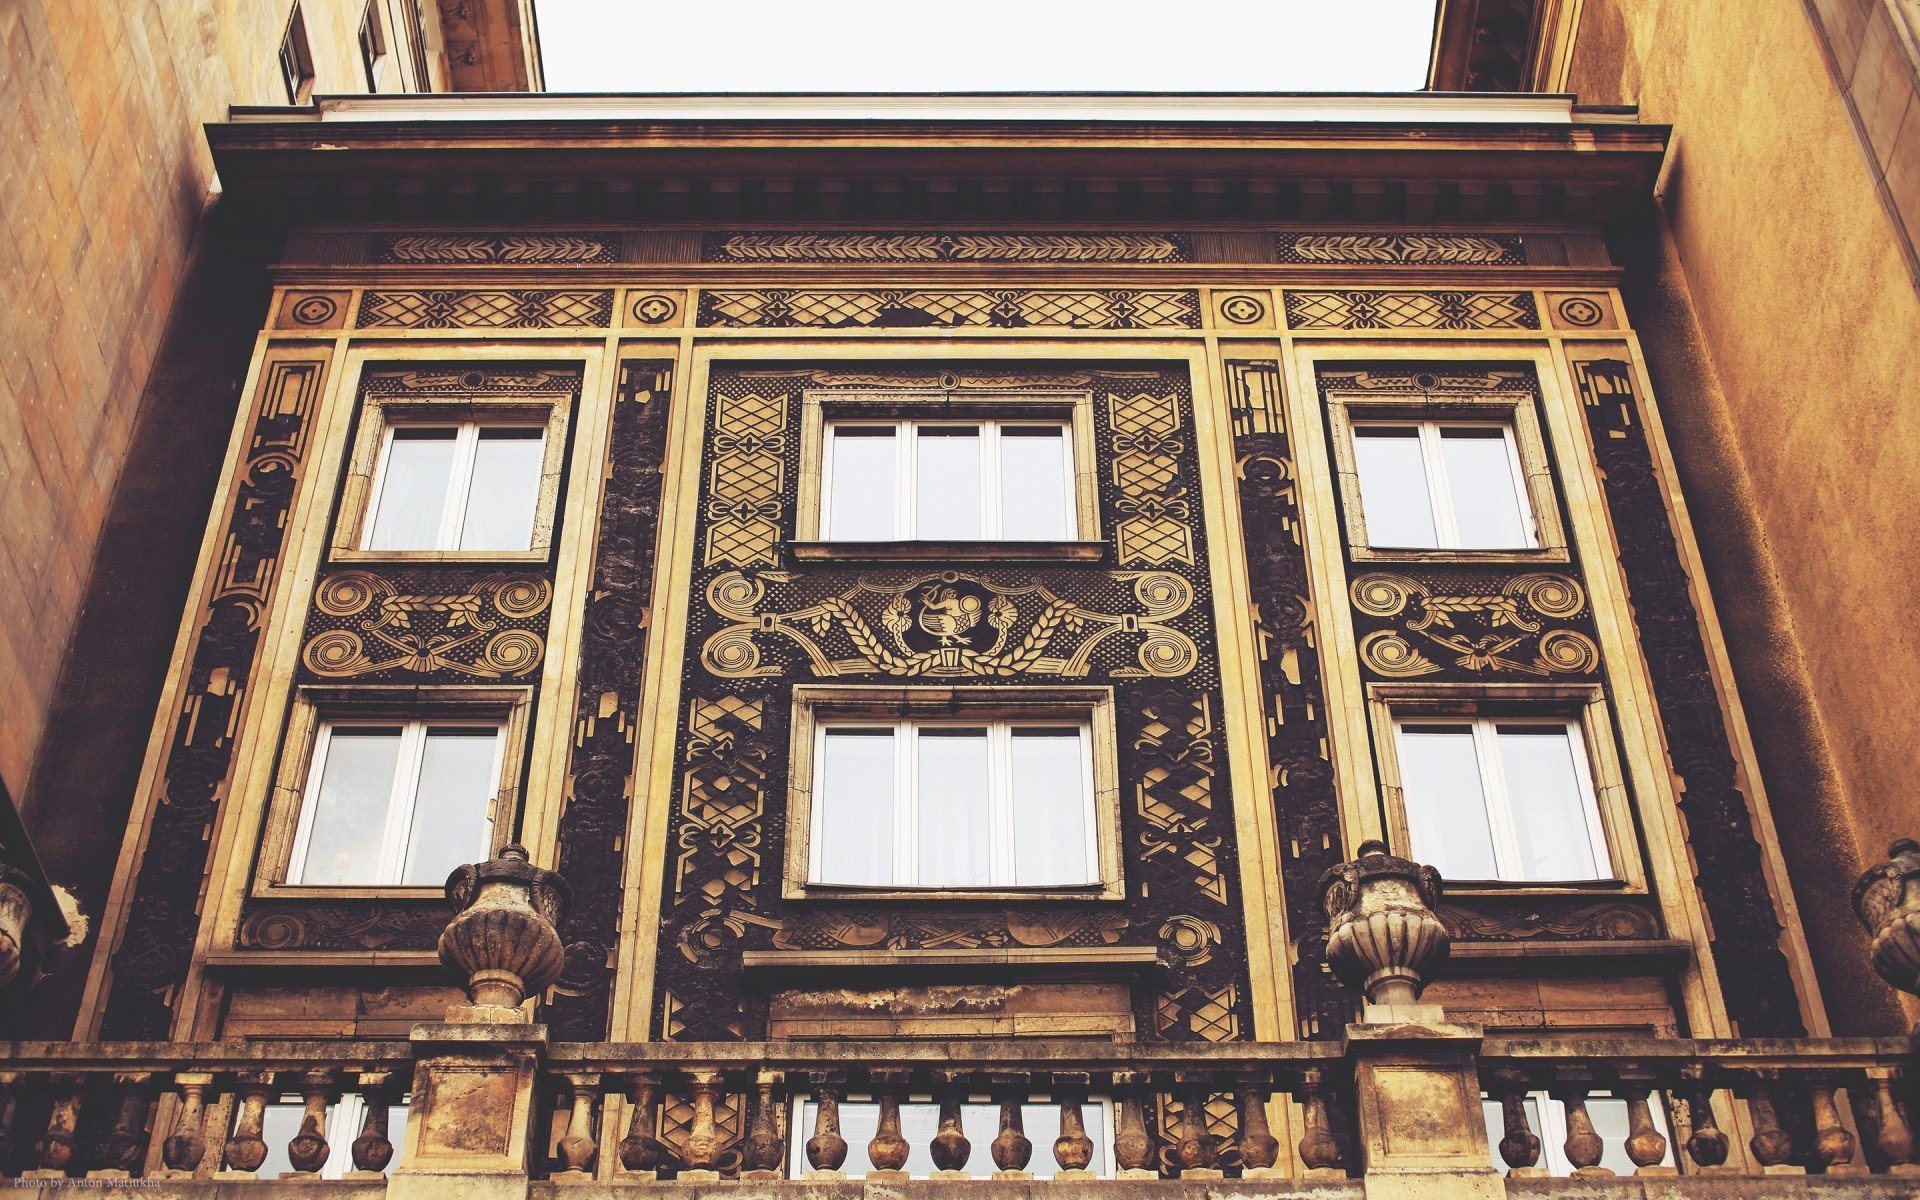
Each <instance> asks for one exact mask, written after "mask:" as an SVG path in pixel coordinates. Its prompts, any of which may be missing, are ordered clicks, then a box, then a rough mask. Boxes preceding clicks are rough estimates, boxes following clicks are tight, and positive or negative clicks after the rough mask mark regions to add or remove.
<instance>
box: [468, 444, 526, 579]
mask: <svg viewBox="0 0 1920 1200" xmlns="http://www.w3.org/2000/svg"><path fill="white" fill-rule="evenodd" d="M545 452H546V437H545V431H544V430H541V429H534V428H521V429H514V428H505V429H485V428H482V429H481V430H479V436H478V437H477V438H476V439H475V444H474V454H473V479H472V481H471V482H470V483H469V484H468V485H467V511H466V519H465V520H464V521H463V522H462V523H461V526H460V549H462V550H526V549H529V548H530V547H531V546H532V545H533V514H534V509H535V508H536V507H537V506H538V504H539V501H540V467H541V461H542V459H543V458H544V457H545Z"/></svg>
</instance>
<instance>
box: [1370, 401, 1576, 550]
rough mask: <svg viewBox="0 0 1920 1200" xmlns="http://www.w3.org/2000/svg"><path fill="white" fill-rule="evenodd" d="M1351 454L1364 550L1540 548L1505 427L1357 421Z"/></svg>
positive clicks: (1509, 431)
mask: <svg viewBox="0 0 1920 1200" xmlns="http://www.w3.org/2000/svg"><path fill="white" fill-rule="evenodd" d="M1353 456H1354V462H1355V466H1356V468H1357V469H1358V472H1359V476H1360V507H1361V509H1362V511H1363V512H1364V514H1365V516H1366V528H1367V544H1368V545H1369V546H1371V547H1373V548H1375V549H1401V550H1406V549H1431V550H1525V549H1531V548H1533V547H1535V546H1537V545H1538V544H1539V542H1538V540H1537V534H1536V531H1535V527H1534V520H1533V512H1532V509H1531V506H1530V505H1529V503H1528V500H1527V488H1526V482H1525V476H1524V475H1523V473H1522V471H1521V466H1520V456H1519V454H1518V452H1517V450H1516V449H1515V445H1514V436H1513V429H1512V427H1511V426H1510V425H1507V424H1505V423H1497V422H1455V421H1416V422H1366V423H1356V424H1355V425H1354V427H1353Z"/></svg>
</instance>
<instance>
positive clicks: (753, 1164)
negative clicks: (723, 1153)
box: [740, 1071, 787, 1181]
mask: <svg viewBox="0 0 1920 1200" xmlns="http://www.w3.org/2000/svg"><path fill="white" fill-rule="evenodd" d="M785 1083H786V1077H785V1076H784V1075H782V1074H780V1073H779V1072H778V1071H761V1072H760V1073H759V1074H757V1075H755V1076H754V1079H753V1090H754V1104H753V1120H752V1122H751V1124H749V1125H748V1126H747V1140H746V1144H745V1145H744V1146H743V1147H742V1148H741V1154H740V1178H742V1179H757V1180H763V1181H764V1180H772V1179H784V1178H786V1172H785V1171H784V1170H782V1165H783V1164H784V1162H785V1160H786V1157H787V1154H786V1151H787V1147H786V1143H785V1142H783V1141H781V1140H780V1129H779V1126H780V1124H781V1122H780V1121H778V1119H777V1114H778V1111H779V1108H778V1106H779V1105H780V1104H781V1103H782V1100H781V1099H780V1098H779V1097H777V1096H776V1095H775V1092H776V1091H777V1090H778V1089H780V1088H781V1086H782V1085H783V1084H785Z"/></svg>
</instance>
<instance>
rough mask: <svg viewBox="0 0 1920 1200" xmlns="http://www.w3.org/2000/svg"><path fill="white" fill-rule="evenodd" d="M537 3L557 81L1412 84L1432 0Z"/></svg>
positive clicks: (1257, 88) (999, 87)
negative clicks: (1165, 2)
mask: <svg viewBox="0 0 1920 1200" xmlns="http://www.w3.org/2000/svg"><path fill="white" fill-rule="evenodd" d="M536 5H537V20H538V21H539V25H540V43H541V49H542V53H543V54H544V55H545V59H546V62H545V66H546V74H547V87H548V89H549V90H550V91H555V92H942V91H1156V92H1230V91H1250V92H1340V91H1353V92H1359V91H1387V92H1410V91H1417V90H1419V89H1420V88H1421V87H1422V86H1423V85H1424V84H1425V82H1426V72H1427V52H1428V49H1429V47H1430V45H1431V42H1432V37H1433V9H1434V0H1187V2H1186V3H1171V4H1156V5H1153V6H1151V7H1149V6H1147V5H1145V4H1139V3H1133V4H1126V3H1111V2H1110V3H1090V2H1088V0H946V3H942V4H939V5H938V6H935V5H931V4H924V3H922V4H908V3H904V2H902V0H813V2H812V3H806V2H804V0H787V2H784V3H782V2H779V0H704V2H699V0H696V2H695V3H685V2H684V0H683V2H681V3H657V2H656V3H646V2H643V0H536Z"/></svg>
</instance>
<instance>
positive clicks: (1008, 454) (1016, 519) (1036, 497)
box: [1000, 425, 1074, 542]
mask: <svg viewBox="0 0 1920 1200" xmlns="http://www.w3.org/2000/svg"><path fill="white" fill-rule="evenodd" d="M1072 515H1073V508H1072V504H1071V503H1070V497H1069V492H1068V480H1067V439H1066V431H1065V430H1064V429H1062V428H1060V427H1059V426H1057V425H1055V426H1039V427H1032V426H1012V427H1009V428H1003V429H1002V430H1001V431H1000V536H1001V537H1003V538H1006V539H1008V540H1010V541H1038V542H1047V541H1064V540H1066V539H1067V538H1070V537H1072V536H1073V535H1074V530H1073V528H1072Z"/></svg>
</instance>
